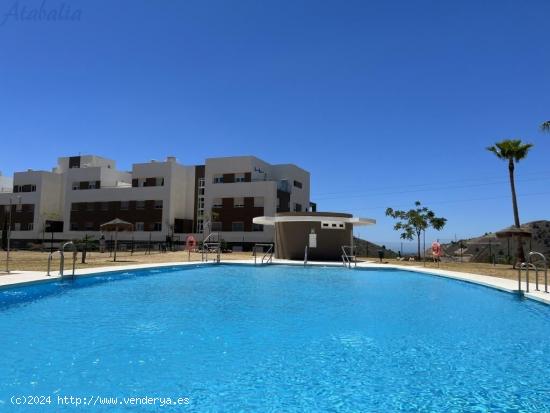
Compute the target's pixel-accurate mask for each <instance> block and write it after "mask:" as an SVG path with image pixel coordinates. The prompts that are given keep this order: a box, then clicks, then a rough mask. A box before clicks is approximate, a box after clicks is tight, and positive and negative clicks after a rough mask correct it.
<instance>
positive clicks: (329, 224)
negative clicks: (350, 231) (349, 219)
mask: <svg viewBox="0 0 550 413" xmlns="http://www.w3.org/2000/svg"><path fill="white" fill-rule="evenodd" d="M321 228H322V229H345V228H346V224H344V223H343V222H338V221H321Z"/></svg>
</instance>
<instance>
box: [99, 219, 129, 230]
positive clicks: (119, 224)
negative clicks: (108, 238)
mask: <svg viewBox="0 0 550 413" xmlns="http://www.w3.org/2000/svg"><path fill="white" fill-rule="evenodd" d="M99 228H101V230H102V231H133V230H134V225H133V224H132V223H130V222H126V221H123V220H121V219H119V218H115V219H113V220H112V221H109V222H106V223H105V224H101V225H100V226H99Z"/></svg>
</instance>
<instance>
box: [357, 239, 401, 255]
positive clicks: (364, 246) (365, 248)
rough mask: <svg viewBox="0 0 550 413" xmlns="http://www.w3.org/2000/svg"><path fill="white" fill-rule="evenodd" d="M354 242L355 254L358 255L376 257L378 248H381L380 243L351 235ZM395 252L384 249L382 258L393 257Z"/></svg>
mask: <svg viewBox="0 0 550 413" xmlns="http://www.w3.org/2000/svg"><path fill="white" fill-rule="evenodd" d="M353 242H354V243H355V248H356V254H357V256H359V257H376V258H378V250H380V249H381V248H382V246H381V245H377V244H374V243H372V242H370V241H367V240H365V239H361V238H357V237H353ZM395 257H397V253H396V252H395V251H392V250H389V249H386V250H385V252H384V258H395Z"/></svg>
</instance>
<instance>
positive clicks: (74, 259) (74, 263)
mask: <svg viewBox="0 0 550 413" xmlns="http://www.w3.org/2000/svg"><path fill="white" fill-rule="evenodd" d="M69 245H71V246H72V249H73V274H72V278H74V272H75V268H76V254H77V252H76V246H75V245H74V242H72V241H69V242H66V243H65V244H63V246H62V247H61V252H62V253H63V254H65V247H67V246H69Z"/></svg>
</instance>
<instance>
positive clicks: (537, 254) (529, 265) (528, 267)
mask: <svg viewBox="0 0 550 413" xmlns="http://www.w3.org/2000/svg"><path fill="white" fill-rule="evenodd" d="M533 257H538V258H541V259H542V262H543V264H544V292H545V293H547V294H548V262H547V260H546V257H545V256H544V254H541V253H540V252H536V251H531V252H530V253H529V255H528V258H527V262H522V263H521V264H520V266H519V268H518V293H520V294H522V293H523V290H522V289H521V273H522V272H523V271H524V270H525V292H526V293H528V292H529V270H535V289H536V291H540V289H539V267H537V266H536V265H535V264H533V262H532V258H533Z"/></svg>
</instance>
